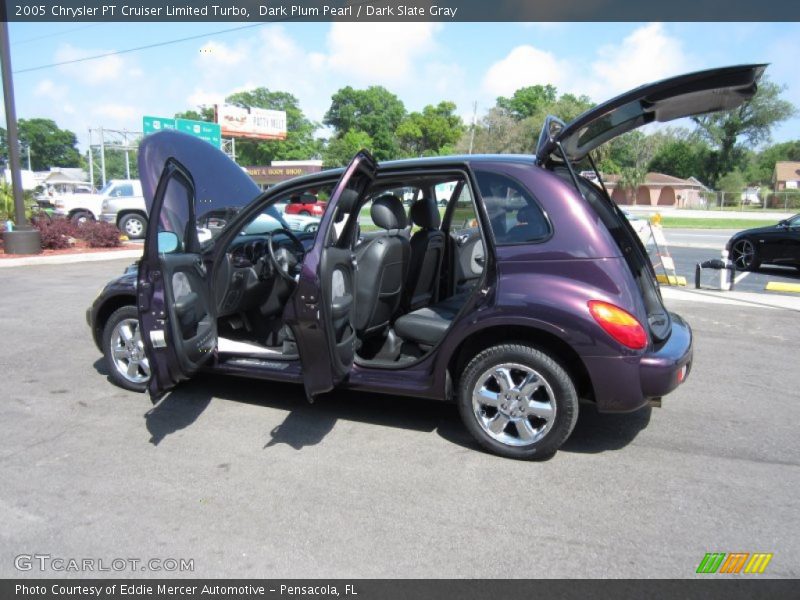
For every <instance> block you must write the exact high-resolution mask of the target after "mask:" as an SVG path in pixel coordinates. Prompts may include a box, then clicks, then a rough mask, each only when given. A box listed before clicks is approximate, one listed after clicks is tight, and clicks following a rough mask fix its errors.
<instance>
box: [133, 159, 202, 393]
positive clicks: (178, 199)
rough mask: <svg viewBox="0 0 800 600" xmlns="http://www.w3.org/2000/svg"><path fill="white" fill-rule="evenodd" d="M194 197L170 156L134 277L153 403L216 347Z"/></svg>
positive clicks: (183, 172)
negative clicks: (137, 271) (136, 273)
mask: <svg viewBox="0 0 800 600" xmlns="http://www.w3.org/2000/svg"><path fill="white" fill-rule="evenodd" d="M194 200H195V188H194V182H193V181H192V178H191V175H189V173H188V172H186V170H185V169H184V168H183V167H182V166H181V165H180V163H178V162H177V161H174V160H171V159H170V160H169V161H168V162H167V166H166V168H165V169H164V174H163V175H162V178H161V181H160V182H159V184H158V188H156V193H155V197H154V202H153V207H152V208H153V210H152V212H151V214H150V227H148V231H147V236H146V238H145V243H144V255H143V257H142V260H141V262H140V263H139V275H138V281H137V302H138V307H139V323H140V325H141V328H142V340H143V342H144V347H145V352H146V353H147V357H148V359H149V361H150V369H151V377H150V383H149V385H148V390H149V391H150V397H151V398H152V400H153V402H156V401H157V400H158V399H159V398H160V397H161V396H163V395H164V393H166V392H167V391H168V390H170V389H171V388H172V387H174V386H175V384H177V383H178V382H179V381H181V380H182V379H186V378H188V377H190V376H191V375H192V374H194V373H195V372H196V371H197V369H198V368H199V367H200V366H201V365H202V364H203V363H205V362H206V361H207V360H208V359H209V358H211V356H212V355H213V351H214V349H215V348H216V346H217V321H216V317H215V316H214V315H213V310H212V309H213V304H212V302H211V294H210V288H209V285H208V269H207V268H206V266H205V264H204V263H203V258H202V255H201V253H200V242H199V240H198V237H197V227H196V225H195V218H194V216H195V215H194ZM155 225H158V226H155Z"/></svg>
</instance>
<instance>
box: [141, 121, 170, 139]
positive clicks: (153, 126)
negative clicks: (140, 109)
mask: <svg viewBox="0 0 800 600" xmlns="http://www.w3.org/2000/svg"><path fill="white" fill-rule="evenodd" d="M175 127H176V125H175V119H170V118H167V117H142V129H143V130H144V134H145V135H148V134H150V133H155V132H157V131H163V130H164V129H175Z"/></svg>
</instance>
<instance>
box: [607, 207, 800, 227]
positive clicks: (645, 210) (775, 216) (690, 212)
mask: <svg viewBox="0 0 800 600" xmlns="http://www.w3.org/2000/svg"><path fill="white" fill-rule="evenodd" d="M620 208H622V209H624V210H626V211H628V212H629V213H631V214H637V215H652V214H655V213H660V214H661V216H662V217H680V218H692V219H750V220H752V221H772V222H773V223H777V222H778V221H780V220H781V219H788V218H789V217H793V216H794V215H796V214H797V211H794V212H791V211H790V212H773V211H771V210H759V209H751V210H736V211H734V210H694V209H688V208H670V207H669V206H638V205H637V206H628V205H625V206H623V205H620Z"/></svg>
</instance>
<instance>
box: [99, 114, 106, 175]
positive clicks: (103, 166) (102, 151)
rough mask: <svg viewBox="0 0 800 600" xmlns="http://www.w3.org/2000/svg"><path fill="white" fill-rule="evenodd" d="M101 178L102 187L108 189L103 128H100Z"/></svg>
mask: <svg viewBox="0 0 800 600" xmlns="http://www.w3.org/2000/svg"><path fill="white" fill-rule="evenodd" d="M100 177H101V181H102V182H103V185H102V187H106V141H105V138H104V137H103V128H102V127H101V128H100Z"/></svg>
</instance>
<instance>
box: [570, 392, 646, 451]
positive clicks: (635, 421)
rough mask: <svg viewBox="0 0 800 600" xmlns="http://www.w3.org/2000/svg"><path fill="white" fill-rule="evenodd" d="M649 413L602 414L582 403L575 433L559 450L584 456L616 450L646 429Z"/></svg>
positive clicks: (639, 411) (642, 410) (644, 409)
mask: <svg viewBox="0 0 800 600" xmlns="http://www.w3.org/2000/svg"><path fill="white" fill-rule="evenodd" d="M652 410H653V409H652V408H650V407H649V406H646V407H644V408H643V409H641V410H637V411H636V412H632V413H622V414H619V413H618V414H603V413H600V412H598V411H597V408H596V407H595V406H594V404H589V403H582V404H581V408H580V413H579V414H578V422H577V424H576V425H575V429H574V430H573V432H572V435H571V436H570V438H569V439H568V440H567V441H566V443H565V444H564V445H563V446H562V447H561V450H563V451H564V452H581V453H587V454H594V453H597V452H605V451H607V450H620V449H621V448H624V447H625V446H627V445H628V444H630V443H631V442H632V441H633V440H634V439H636V436H637V435H639V432H640V431H642V429H644V428H645V427H647V424H648V423H649V422H650V414H651V413H652Z"/></svg>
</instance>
